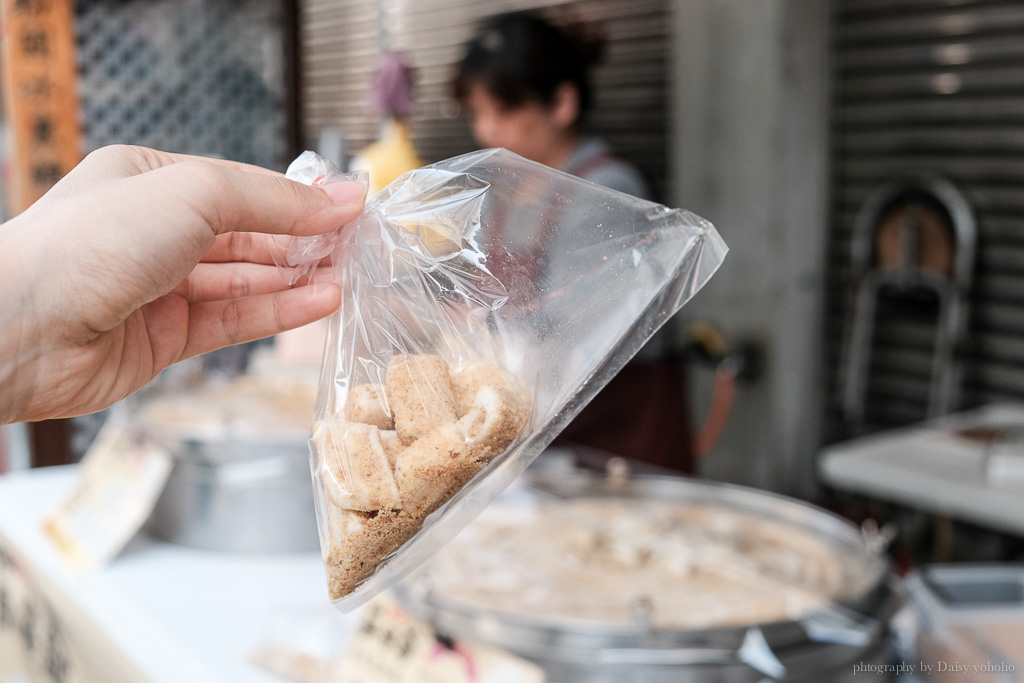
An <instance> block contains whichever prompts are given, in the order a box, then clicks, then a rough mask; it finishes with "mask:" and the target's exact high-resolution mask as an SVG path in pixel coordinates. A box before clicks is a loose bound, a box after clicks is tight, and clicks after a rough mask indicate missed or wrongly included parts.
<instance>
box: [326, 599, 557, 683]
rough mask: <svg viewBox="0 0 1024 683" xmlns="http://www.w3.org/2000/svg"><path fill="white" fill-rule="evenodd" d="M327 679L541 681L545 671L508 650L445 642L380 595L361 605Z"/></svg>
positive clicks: (349, 682)
mask: <svg viewBox="0 0 1024 683" xmlns="http://www.w3.org/2000/svg"><path fill="white" fill-rule="evenodd" d="M330 680H331V683H543V681H544V672H543V671H541V669H540V668H539V667H537V666H536V665H534V664H532V663H530V662H527V661H524V660H522V659H519V658H518V657H515V656H513V655H511V654H508V653H505V652H502V651H500V650H496V649H494V648H489V647H484V646H482V645H476V644H473V643H468V642H459V641H456V642H443V641H442V640H440V639H439V638H438V636H437V634H436V633H435V631H434V630H433V628H431V627H430V625H429V624H427V623H426V622H424V621H421V620H419V619H415V618H413V617H412V616H410V615H409V614H408V613H406V612H405V611H404V610H403V609H402V608H401V607H400V606H399V605H398V603H397V602H395V600H394V598H392V597H391V596H390V595H389V594H387V593H384V594H382V595H380V596H378V597H377V598H374V600H373V601H371V602H370V603H368V604H367V605H366V607H365V608H364V613H363V618H362V620H361V622H360V624H359V628H358V629H357V631H356V633H355V634H354V635H353V637H352V641H351V642H350V643H349V647H348V650H347V651H346V653H345V655H344V656H343V657H342V658H341V660H340V661H339V662H338V664H337V666H336V668H335V670H334V672H333V676H332V678H331V679H330Z"/></svg>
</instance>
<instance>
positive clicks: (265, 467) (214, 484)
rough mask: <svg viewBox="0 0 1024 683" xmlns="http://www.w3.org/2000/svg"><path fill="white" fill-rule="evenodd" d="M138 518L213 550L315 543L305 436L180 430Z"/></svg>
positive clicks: (175, 539)
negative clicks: (150, 502)
mask: <svg viewBox="0 0 1024 683" xmlns="http://www.w3.org/2000/svg"><path fill="white" fill-rule="evenodd" d="M171 448H172V452H173V453H174V456H175V461H174V466H173V467H172V469H171V474H170V476H169V477H168V480H167V485H166V486H165V487H164V490H163V493H162V494H161V495H160V498H159V499H158V500H157V503H156V506H155V507H154V508H153V512H152V514H151V515H150V517H149V520H148V521H147V523H146V528H147V530H149V531H150V532H151V533H153V534H154V535H156V536H158V537H159V538H162V539H164V540H167V541H170V542H172V543H179V544H182V545H188V546H193V547H197V548H209V549H213V550H228V551H245V552H292V551H307V550H316V549H317V548H319V540H318V537H317V527H316V513H315V509H314V507H313V484H312V478H311V475H310V470H309V450H308V447H307V445H306V440H305V439H302V440H301V441H290V442H289V441H277V442H275V441H268V440H267V439H242V438H234V439H224V440H217V441H207V440H194V439H189V438H182V439H180V440H178V441H177V442H175V443H173V445H172V447H171Z"/></svg>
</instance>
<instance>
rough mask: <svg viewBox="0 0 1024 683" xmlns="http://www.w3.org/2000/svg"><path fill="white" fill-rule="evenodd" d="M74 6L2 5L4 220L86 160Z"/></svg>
mask: <svg viewBox="0 0 1024 683" xmlns="http://www.w3.org/2000/svg"><path fill="white" fill-rule="evenodd" d="M72 3H73V0H0V22H2V24H0V26H2V34H0V43H2V60H3V73H2V80H3V100H4V116H5V119H6V121H7V125H8V126H9V127H10V133H11V135H10V137H9V139H10V140H11V144H12V149H10V150H9V151H8V160H9V162H10V165H9V168H8V173H7V177H6V181H7V182H6V183H5V187H6V201H7V212H6V213H7V217H10V216H13V215H15V214H18V213H20V212H22V211H24V210H25V209H26V208H28V206H29V205H30V204H32V202H34V201H35V200H37V199H39V197H41V196H42V195H43V194H44V193H45V192H46V191H47V190H49V189H50V187H52V186H53V184H54V183H56V182H57V181H58V180H60V178H61V177H62V176H63V175H64V174H65V173H67V172H68V171H70V170H71V169H72V168H73V167H74V166H75V164H77V163H78V162H79V161H81V159H82V145H81V126H80V124H79V112H78V93H77V90H76V73H77V71H76V60H75V35H74V11H73V6H72Z"/></svg>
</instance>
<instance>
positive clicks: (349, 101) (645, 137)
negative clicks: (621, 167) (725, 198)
mask: <svg viewBox="0 0 1024 683" xmlns="http://www.w3.org/2000/svg"><path fill="white" fill-rule="evenodd" d="M528 8H542V9H543V10H544V11H546V12H550V13H551V14H552V15H553V16H555V17H559V16H563V15H568V16H571V17H573V18H578V19H582V20H584V21H588V22H595V23H599V24H600V25H602V26H603V28H604V30H605V33H606V35H607V37H608V44H607V45H606V54H605V60H604V62H603V64H602V65H601V66H599V67H598V69H597V70H596V71H595V73H594V80H595V91H596V100H597V103H596V108H595V110H594V112H593V113H594V116H593V118H592V120H591V124H592V125H591V128H592V129H593V130H594V132H596V133H597V134H599V135H601V136H603V137H605V138H606V139H607V140H608V141H609V142H610V143H611V144H612V145H613V146H614V147H615V148H616V150H617V151H618V152H619V153H621V154H622V155H623V156H625V157H626V158H629V159H631V160H632V161H634V162H635V163H637V164H638V165H639V166H640V167H641V168H642V169H643V170H644V171H645V173H646V174H647V175H648V176H649V177H650V178H651V179H652V180H653V181H654V182H655V184H656V185H657V186H659V187H660V188H664V187H665V183H666V173H667V171H666V169H667V163H668V162H667V130H668V123H667V95H666V87H667V85H666V82H667V63H668V54H667V51H668V42H667V41H668V26H669V22H668V2H667V0H633V1H631V2H623V0H587V1H584V2H581V1H578V0H577V1H575V2H568V3H565V2H554V3H553V2H550V1H548V2H543V1H538V0H532V1H531V0H515V1H509V0H506V1H502V2H487V1H486V0H421V1H419V2H412V0H378V2H365V0H363V1H360V0H305V2H304V5H303V11H302V17H303V18H302V25H301V42H302V45H303V53H304V54H303V98H302V99H303V107H304V111H303V119H304V127H305V130H306V131H307V132H308V134H309V135H310V136H313V137H314V138H315V135H316V133H317V131H319V130H320V129H323V128H324V127H329V126H336V127H339V128H340V129H341V130H342V131H343V134H344V136H345V141H346V146H347V150H348V152H349V153H355V152H357V151H358V150H359V149H361V148H362V147H364V146H365V145H367V144H369V143H370V142H372V141H373V140H374V138H375V137H376V134H377V125H378V122H377V120H376V118H375V117H374V116H373V115H371V114H370V113H369V111H368V110H367V107H366V99H367V98H366V92H367V88H368V85H369V82H370V78H371V75H372V73H373V68H374V65H375V60H376V56H377V55H378V54H379V51H380V48H381V45H382V43H383V41H384V40H386V41H387V42H388V43H389V44H390V46H391V47H392V48H394V49H396V50H400V51H401V52H403V53H404V54H405V55H406V58H407V59H408V61H409V62H410V64H411V66H412V67H413V68H414V69H415V71H416V81H417V112H416V115H415V117H414V120H413V122H412V134H413V139H414V141H415V143H416V145H417V148H418V150H419V152H420V154H421V155H422V156H423V157H424V158H425V159H427V160H428V161H436V160H439V159H443V158H446V157H449V156H452V155H455V154H460V153H463V152H467V151H470V150H472V149H474V148H475V145H474V143H473V141H472V138H471V137H470V134H469V129H468V127H467V126H466V123H465V122H464V120H463V119H462V117H460V116H459V115H458V112H457V111H455V110H454V107H453V105H452V103H451V102H450V100H449V98H448V82H449V79H450V78H451V74H452V67H453V65H454V63H455V62H456V61H457V60H458V59H459V58H460V57H461V55H462V45H463V44H464V43H465V41H466V40H467V39H468V38H469V37H470V36H471V35H472V33H473V32H474V30H475V29H476V27H477V25H478V24H479V22H480V21H481V20H482V19H483V18H485V17H487V16H490V15H493V14H497V13H500V12H505V11H510V10H517V9H528ZM381 16H383V17H384V20H383V21H381V22H379V21H378V18H379V17H381ZM382 33H386V38H383V37H382ZM309 142H310V144H312V142H313V140H312V139H311V140H310V141H309Z"/></svg>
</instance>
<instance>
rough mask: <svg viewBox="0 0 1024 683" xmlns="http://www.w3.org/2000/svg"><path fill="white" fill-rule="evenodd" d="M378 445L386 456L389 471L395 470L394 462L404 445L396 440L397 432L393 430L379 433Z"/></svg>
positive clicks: (399, 440)
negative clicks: (382, 447) (379, 444)
mask: <svg viewBox="0 0 1024 683" xmlns="http://www.w3.org/2000/svg"><path fill="white" fill-rule="evenodd" d="M380 443H381V445H382V446H384V453H385V454H386V455H387V456H388V463H389V464H390V465H391V469H392V470H394V469H395V461H396V460H398V454H399V453H401V452H402V451H403V450H405V444H404V443H402V440H401V439H399V438H398V432H396V431H394V430H390V431H382V432H381V433H380Z"/></svg>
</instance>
